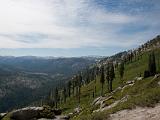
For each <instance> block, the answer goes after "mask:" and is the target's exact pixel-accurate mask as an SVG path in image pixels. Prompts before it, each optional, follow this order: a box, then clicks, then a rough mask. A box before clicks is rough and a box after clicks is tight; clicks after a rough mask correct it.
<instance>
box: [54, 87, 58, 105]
mask: <svg viewBox="0 0 160 120" xmlns="http://www.w3.org/2000/svg"><path fill="white" fill-rule="evenodd" d="M54 101H55V105H56V108H57V107H58V89H57V88H55V91H54Z"/></svg>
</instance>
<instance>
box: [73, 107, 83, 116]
mask: <svg viewBox="0 0 160 120" xmlns="http://www.w3.org/2000/svg"><path fill="white" fill-rule="evenodd" d="M81 111H82V109H81V108H80V107H77V108H75V109H74V113H75V114H77V113H80V112H81Z"/></svg>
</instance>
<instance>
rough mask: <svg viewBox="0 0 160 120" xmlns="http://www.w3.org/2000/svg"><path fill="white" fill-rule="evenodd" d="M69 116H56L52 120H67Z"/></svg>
mask: <svg viewBox="0 0 160 120" xmlns="http://www.w3.org/2000/svg"><path fill="white" fill-rule="evenodd" d="M69 118H70V117H69V116H56V118H55V119H54V120H69Z"/></svg>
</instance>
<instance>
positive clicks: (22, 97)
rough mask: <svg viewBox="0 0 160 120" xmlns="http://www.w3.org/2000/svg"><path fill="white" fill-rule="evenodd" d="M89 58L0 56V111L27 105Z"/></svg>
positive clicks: (68, 75) (46, 92) (81, 65)
mask: <svg viewBox="0 0 160 120" xmlns="http://www.w3.org/2000/svg"><path fill="white" fill-rule="evenodd" d="M93 63H95V59H88V58H56V59H51V58H50V59H47V58H40V57H33V56H31V57H30V56H29V57H28V56H25V57H13V56H10V57H8V56H7V57H5V56H1V57H0V103H1V104H0V111H5V110H8V108H9V109H12V108H14V107H16V106H19V105H20V106H21V105H27V104H29V103H31V102H33V101H35V100H37V99H41V96H43V97H44V96H45V94H48V91H49V89H53V88H54V87H55V86H59V84H60V83H61V82H62V81H63V84H64V83H65V82H66V80H68V77H70V76H71V75H73V74H75V73H76V72H78V71H80V70H82V69H84V68H85V67H86V66H88V65H90V64H93Z"/></svg>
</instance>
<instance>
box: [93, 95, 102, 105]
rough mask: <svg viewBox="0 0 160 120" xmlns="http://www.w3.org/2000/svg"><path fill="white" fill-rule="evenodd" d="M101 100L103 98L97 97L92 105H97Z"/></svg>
mask: <svg viewBox="0 0 160 120" xmlns="http://www.w3.org/2000/svg"><path fill="white" fill-rule="evenodd" d="M101 98H102V96H100V97H97V98H96V99H94V101H93V102H92V105H95V104H96V103H97V102H98V101H99V100H100V99H101Z"/></svg>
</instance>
